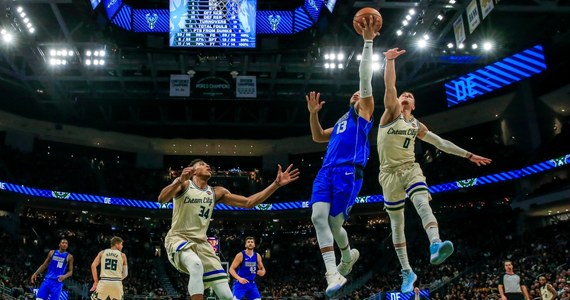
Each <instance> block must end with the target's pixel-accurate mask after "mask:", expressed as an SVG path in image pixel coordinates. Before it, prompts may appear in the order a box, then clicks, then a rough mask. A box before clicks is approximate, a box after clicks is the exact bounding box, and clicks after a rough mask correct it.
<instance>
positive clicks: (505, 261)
mask: <svg viewBox="0 0 570 300" xmlns="http://www.w3.org/2000/svg"><path fill="white" fill-rule="evenodd" d="M508 262H509V263H511V265H512V264H513V262H512V261H510V260H508V259H505V260H503V266H504V265H505V264H506V263H508Z"/></svg>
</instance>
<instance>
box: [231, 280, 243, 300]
mask: <svg viewBox="0 0 570 300" xmlns="http://www.w3.org/2000/svg"><path fill="white" fill-rule="evenodd" d="M245 292H246V289H245V285H244V284H241V283H239V282H238V281H235V282H234V286H233V288H232V294H233V296H234V297H233V299H234V300H241V299H243V297H244V296H245Z"/></svg>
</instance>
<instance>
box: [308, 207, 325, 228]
mask: <svg viewBox="0 0 570 300" xmlns="http://www.w3.org/2000/svg"><path fill="white" fill-rule="evenodd" d="M311 221H312V222H313V224H315V225H316V224H319V225H323V224H328V213H327V212H323V211H319V210H313V212H312V214H311Z"/></svg>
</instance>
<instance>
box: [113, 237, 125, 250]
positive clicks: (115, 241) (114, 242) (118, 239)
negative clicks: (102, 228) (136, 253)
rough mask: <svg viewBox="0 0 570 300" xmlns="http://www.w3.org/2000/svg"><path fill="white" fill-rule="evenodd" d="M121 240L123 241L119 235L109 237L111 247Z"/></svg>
mask: <svg viewBox="0 0 570 300" xmlns="http://www.w3.org/2000/svg"><path fill="white" fill-rule="evenodd" d="M122 242H123V239H122V238H120V237H118V236H114V237H112V238H111V247H113V246H115V245H117V244H120V243H122Z"/></svg>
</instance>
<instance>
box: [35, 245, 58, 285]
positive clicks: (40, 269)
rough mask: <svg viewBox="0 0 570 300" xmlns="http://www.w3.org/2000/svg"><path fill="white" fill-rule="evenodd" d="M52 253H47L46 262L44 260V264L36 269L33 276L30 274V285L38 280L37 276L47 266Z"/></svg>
mask: <svg viewBox="0 0 570 300" xmlns="http://www.w3.org/2000/svg"><path fill="white" fill-rule="evenodd" d="M53 252H54V251H53V250H51V251H50V252H48V255H47V257H46V260H44V262H43V263H42V264H41V265H40V266H39V267H38V269H37V270H36V271H35V272H34V274H32V278H31V279H30V282H31V283H32V284H34V283H36V279H38V275H40V274H41V273H42V272H43V271H44V270H45V269H47V267H48V266H49V261H50V260H51V257H52V255H53Z"/></svg>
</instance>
